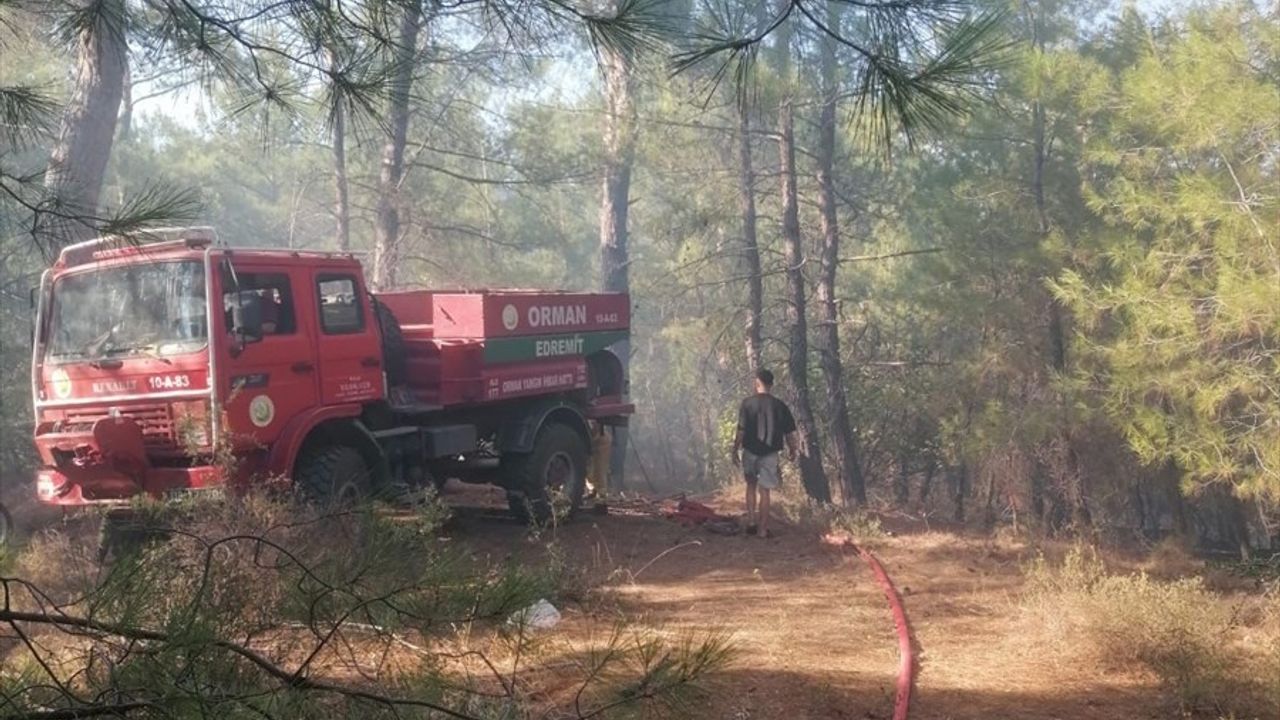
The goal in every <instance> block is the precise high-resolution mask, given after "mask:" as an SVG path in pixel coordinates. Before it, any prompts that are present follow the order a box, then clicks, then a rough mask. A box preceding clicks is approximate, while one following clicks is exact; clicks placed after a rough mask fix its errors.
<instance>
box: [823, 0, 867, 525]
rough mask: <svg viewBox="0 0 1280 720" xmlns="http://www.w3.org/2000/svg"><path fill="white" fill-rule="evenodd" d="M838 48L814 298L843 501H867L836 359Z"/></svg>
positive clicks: (831, 78)
mask: <svg viewBox="0 0 1280 720" xmlns="http://www.w3.org/2000/svg"><path fill="white" fill-rule="evenodd" d="M827 26H828V27H829V28H832V29H833V30H835V31H836V32H839V27H840V15H839V12H838V10H837V8H836V4H835V3H827ZM836 89H837V88H836V48H835V42H834V41H833V40H832V39H831V38H829V37H824V38H823V41H822V110H821V113H820V117H819V120H818V207H819V210H820V212H821V215H822V263H821V268H820V272H819V274H818V303H819V306H820V307H821V309H822V315H821V317H822V328H821V332H819V333H818V338H819V344H818V348H819V350H820V353H819V357H820V358H821V362H822V375H823V377H824V379H825V380H826V386H827V402H828V404H829V412H830V413H831V446H832V449H834V450H835V455H836V457H835V461H836V472H838V473H839V476H840V496H841V497H842V498H843V499H844V503H845V504H846V505H848V504H850V502H851V501H852V502H853V503H855V504H857V505H858V506H859V507H861V506H864V505H866V504H867V488H866V484H865V483H864V482H863V478H862V467H861V463H860V462H859V461H858V444H857V438H856V437H855V433H854V429H853V424H852V423H851V422H850V421H849V404H848V400H847V398H846V396H845V391H844V363H843V362H842V361H841V359H840V312H839V308H838V306H837V304H836V272H837V271H838V270H839V267H840V218H839V215H838V213H837V211H836V191H835V156H836Z"/></svg>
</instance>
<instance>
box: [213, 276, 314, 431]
mask: <svg viewBox="0 0 1280 720" xmlns="http://www.w3.org/2000/svg"><path fill="white" fill-rule="evenodd" d="M234 272H235V275H234V278H228V277H224V278H223V279H222V283H221V284H222V297H221V298H219V299H218V301H217V302H216V304H215V307H218V308H221V309H222V310H223V312H222V313H220V314H221V315H222V317H221V318H219V320H220V323H221V324H222V326H223V328H222V332H223V334H224V338H229V337H230V319H229V314H230V308H231V307H232V305H233V302H234V300H235V295H236V293H240V294H244V293H252V294H256V295H258V296H259V297H260V298H261V304H262V308H263V310H262V339H261V340H258V341H256V342H249V343H245V344H244V345H242V346H237V344H236V343H235V342H233V341H230V340H228V341H226V342H222V343H219V345H220V347H219V349H218V357H217V365H218V378H219V382H220V383H222V385H221V387H219V391H218V396H219V398H221V399H222V403H223V407H224V409H225V410H226V413H227V423H228V426H229V428H230V430H231V432H232V433H233V434H236V435H239V436H241V437H243V436H246V435H251V436H252V437H253V438H254V440H256V441H257V443H258V444H259V445H261V446H269V445H270V444H271V443H272V442H273V441H274V440H275V439H276V437H277V436H278V435H279V434H280V431H281V429H282V428H283V427H284V426H285V424H287V423H288V422H289V420H290V419H292V418H294V417H297V416H298V415H299V414H300V413H302V412H303V411H305V410H307V409H308V408H311V407H314V406H315V405H316V404H317V402H318V400H317V398H318V381H317V375H318V368H317V366H316V358H315V348H314V347H313V346H312V342H311V336H312V335H313V334H314V333H315V329H314V328H312V327H309V326H308V324H307V322H306V321H307V320H308V318H307V314H306V313H305V312H299V310H300V309H301V308H300V305H299V303H300V301H301V302H306V299H307V297H308V295H309V293H308V290H309V288H310V285H311V278H310V277H309V274H308V273H307V272H306V271H305V270H299V269H298V268H290V267H288V266H268V265H258V264H245V263H243V262H238V263H236V264H235V266H234Z"/></svg>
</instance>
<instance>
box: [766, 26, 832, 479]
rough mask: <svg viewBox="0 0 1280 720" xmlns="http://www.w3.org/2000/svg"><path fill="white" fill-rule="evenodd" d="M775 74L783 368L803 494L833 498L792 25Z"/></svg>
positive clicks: (783, 35)
mask: <svg viewBox="0 0 1280 720" xmlns="http://www.w3.org/2000/svg"><path fill="white" fill-rule="evenodd" d="M777 42H778V46H777V47H778V50H777V54H778V75H779V77H781V78H782V83H783V86H784V90H783V97H782V101H781V102H780V103H779V105H778V154H779V160H780V163H779V164H780V167H779V176H780V178H781V180H782V242H783V245H784V247H785V249H786V251H785V253H784V255H785V261H786V263H787V328H788V331H789V332H788V335H789V343H788V348H787V371H788V374H789V375H790V377H791V391H792V395H793V398H794V403H793V405H794V410H795V412H794V415H795V419H796V425H797V430H798V434H799V436H800V443H799V444H800V478H801V481H802V482H803V483H804V489H805V492H806V493H808V495H809V497H810V498H813V499H814V500H816V501H818V502H823V503H829V502H831V486H830V485H829V484H828V483H827V474H826V472H825V471H824V470H823V469H822V457H821V454H820V452H821V447H822V444H821V442H820V441H819V439H818V427H817V423H816V422H814V418H813V404H812V402H811V400H810V397H809V329H808V323H807V320H806V318H805V287H804V272H803V269H804V262H805V259H804V241H803V238H802V237H801V235H800V214H799V207H798V200H797V197H796V137H795V110H794V108H793V107H792V82H791V25H790V22H789V21H786V22H783V23H782V25H781V26H780V27H779V29H778V33H777Z"/></svg>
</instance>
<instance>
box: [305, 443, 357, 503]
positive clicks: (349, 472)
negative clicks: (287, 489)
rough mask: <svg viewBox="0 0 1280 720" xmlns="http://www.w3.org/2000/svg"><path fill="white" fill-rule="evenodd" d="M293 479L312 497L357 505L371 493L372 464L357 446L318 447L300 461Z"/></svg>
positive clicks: (325, 501)
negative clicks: (370, 469) (368, 463)
mask: <svg viewBox="0 0 1280 720" xmlns="http://www.w3.org/2000/svg"><path fill="white" fill-rule="evenodd" d="M293 481H294V484H295V485H296V486H297V487H298V488H299V489H300V490H302V492H303V493H304V494H306V496H307V497H309V498H311V499H312V500H315V501H318V502H321V503H326V504H332V505H343V506H348V505H356V504H358V503H359V502H360V501H361V500H363V499H364V498H365V497H366V496H367V495H368V494H369V484H370V483H369V466H368V465H365V462H364V458H363V457H362V456H361V455H360V453H359V452H357V451H356V449H355V448H352V447H348V446H346V445H333V446H330V447H325V448H317V449H314V450H311V451H309V452H307V454H306V455H304V456H303V457H302V459H301V460H299V461H298V468H297V470H296V471H295V472H294V477H293Z"/></svg>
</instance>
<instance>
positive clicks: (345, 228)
mask: <svg viewBox="0 0 1280 720" xmlns="http://www.w3.org/2000/svg"><path fill="white" fill-rule="evenodd" d="M329 63H330V68H331V69H333V70H335V71H336V70H337V69H338V68H337V56H336V54H335V53H333V52H332V51H330V53H329ZM346 125H347V123H346V110H345V108H343V105H342V100H341V99H340V98H339V99H337V101H336V102H335V103H334V108H333V216H334V231H335V240H336V241H337V245H338V250H339V251H341V252H351V202H350V199H349V193H348V187H347V127H346ZM406 134H407V133H406ZM402 153H403V151H402ZM402 156H403V154H402Z"/></svg>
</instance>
